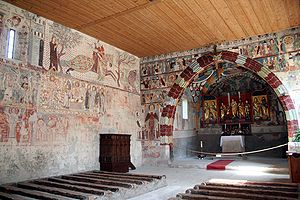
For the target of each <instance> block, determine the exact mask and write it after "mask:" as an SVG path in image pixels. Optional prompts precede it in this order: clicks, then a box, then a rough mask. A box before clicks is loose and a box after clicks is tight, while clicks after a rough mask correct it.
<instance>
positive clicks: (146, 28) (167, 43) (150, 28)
mask: <svg viewBox="0 0 300 200" xmlns="http://www.w3.org/2000/svg"><path fill="white" fill-rule="evenodd" d="M138 12H143V11H142V10H140V11H138ZM140 14H141V13H140ZM136 16H137V14H135V13H131V14H129V15H128V17H129V18H133V21H131V23H134V22H137V23H138V24H143V23H144V24H143V28H144V31H145V32H149V33H151V34H153V33H154V35H155V37H156V40H157V39H158V38H163V40H161V41H163V42H162V43H161V44H163V45H164V47H165V48H169V46H174V47H176V48H177V49H178V48H180V46H178V44H177V43H176V42H174V41H171V40H169V37H168V35H166V34H165V33H164V32H162V31H160V29H158V30H157V29H155V28H154V26H151V25H149V24H148V23H147V21H146V20H147V18H139V17H136ZM129 20H130V19H129Z"/></svg>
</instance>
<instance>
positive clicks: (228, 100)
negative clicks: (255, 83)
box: [227, 93, 230, 105]
mask: <svg viewBox="0 0 300 200" xmlns="http://www.w3.org/2000/svg"><path fill="white" fill-rule="evenodd" d="M227 96H228V105H230V94H229V93H227Z"/></svg>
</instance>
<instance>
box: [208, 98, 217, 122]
mask: <svg viewBox="0 0 300 200" xmlns="http://www.w3.org/2000/svg"><path fill="white" fill-rule="evenodd" d="M209 114H210V119H211V120H213V121H214V120H216V119H217V107H216V103H215V102H214V101H212V102H211V105H210V107H209Z"/></svg>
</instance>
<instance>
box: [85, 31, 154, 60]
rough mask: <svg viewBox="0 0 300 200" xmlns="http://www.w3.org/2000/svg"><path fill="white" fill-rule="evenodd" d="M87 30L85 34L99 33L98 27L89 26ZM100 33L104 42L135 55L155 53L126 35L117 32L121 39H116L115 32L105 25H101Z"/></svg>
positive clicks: (94, 34)
mask: <svg viewBox="0 0 300 200" xmlns="http://www.w3.org/2000/svg"><path fill="white" fill-rule="evenodd" d="M87 30H88V32H86V33H87V34H89V35H91V36H97V35H99V28H94V27H92V28H90V29H87ZM100 35H102V37H103V38H104V39H102V41H103V42H106V43H108V44H110V45H114V46H116V47H118V48H120V46H121V47H123V48H120V49H122V50H124V51H127V52H131V53H132V54H133V55H136V56H138V57H142V56H145V55H147V54H156V53H157V52H156V51H154V50H153V49H151V50H150V49H144V48H143V46H142V45H140V44H138V43H136V41H134V40H132V39H131V38H127V36H126V35H122V34H119V35H120V36H121V37H122V38H123V40H118V41H117V40H116V37H115V35H117V33H116V32H115V31H113V30H111V29H108V28H106V27H105V26H103V29H101V30H100ZM132 47H134V50H132Z"/></svg>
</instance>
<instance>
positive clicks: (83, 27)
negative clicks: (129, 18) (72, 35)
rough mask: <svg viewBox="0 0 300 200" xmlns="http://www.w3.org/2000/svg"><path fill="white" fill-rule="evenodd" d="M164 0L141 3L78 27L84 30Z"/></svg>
mask: <svg viewBox="0 0 300 200" xmlns="http://www.w3.org/2000/svg"><path fill="white" fill-rule="evenodd" d="M162 1H163V0H152V1H150V2H148V3H145V4H143V5H140V6H136V7H133V8H130V9H127V10H124V11H121V12H118V13H115V14H113V15H110V16H107V17H104V18H101V19H97V20H94V21H93V22H90V23H86V24H84V25H82V26H80V27H77V29H78V30H82V29H85V28H88V27H89V26H93V25H95V24H98V23H102V22H105V21H107V20H110V19H112V18H115V17H118V16H121V15H125V14H128V13H131V12H133V11H136V10H139V9H142V8H146V7H148V6H152V5H155V4H157V3H160V2H162Z"/></svg>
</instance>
